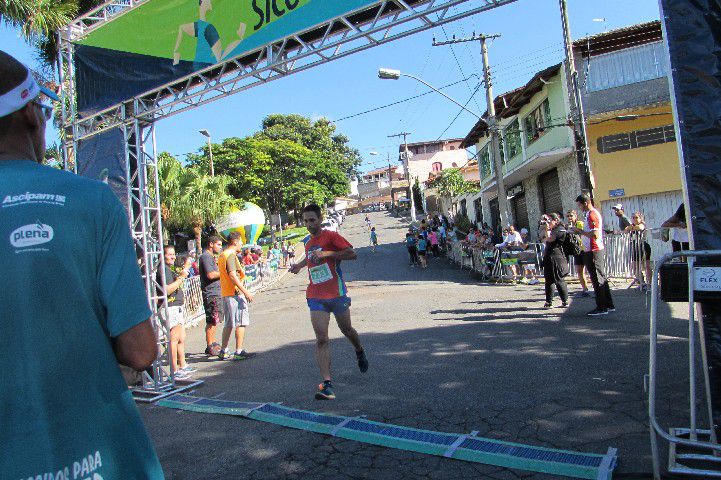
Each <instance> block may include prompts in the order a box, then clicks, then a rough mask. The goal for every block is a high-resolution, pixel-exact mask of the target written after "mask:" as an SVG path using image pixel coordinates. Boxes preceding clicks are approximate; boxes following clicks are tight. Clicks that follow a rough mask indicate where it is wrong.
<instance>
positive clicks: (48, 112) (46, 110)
mask: <svg viewBox="0 0 721 480" xmlns="http://www.w3.org/2000/svg"><path fill="white" fill-rule="evenodd" d="M33 103H34V104H35V105H37V106H38V107H40V110H41V111H42V112H43V117H45V121H48V120H50V119H51V118H53V107H51V106H50V105H45V104H44V103H40V102H38V101H37V100H33Z"/></svg>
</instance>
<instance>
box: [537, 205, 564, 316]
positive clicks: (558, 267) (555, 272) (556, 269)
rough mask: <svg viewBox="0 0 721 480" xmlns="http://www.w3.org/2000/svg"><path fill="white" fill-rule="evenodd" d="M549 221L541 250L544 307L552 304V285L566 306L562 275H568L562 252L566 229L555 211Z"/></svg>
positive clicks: (550, 215)
mask: <svg viewBox="0 0 721 480" xmlns="http://www.w3.org/2000/svg"><path fill="white" fill-rule="evenodd" d="M549 218H550V222H549V224H548V229H547V232H546V235H545V238H544V242H545V243H546V248H545V250H544V252H543V277H544V280H545V289H546V303H545V304H544V305H543V306H544V308H551V307H552V306H553V304H552V301H553V286H554V285H555V286H556V290H558V296H559V297H561V302H562V303H561V307H564V308H565V307H567V306H568V286H567V285H566V281H565V280H564V277H565V276H566V275H568V263H567V262H566V255H565V254H564V253H563V242H564V240H565V239H566V229H565V228H563V224H562V223H561V217H560V215H558V214H557V213H551V214H549Z"/></svg>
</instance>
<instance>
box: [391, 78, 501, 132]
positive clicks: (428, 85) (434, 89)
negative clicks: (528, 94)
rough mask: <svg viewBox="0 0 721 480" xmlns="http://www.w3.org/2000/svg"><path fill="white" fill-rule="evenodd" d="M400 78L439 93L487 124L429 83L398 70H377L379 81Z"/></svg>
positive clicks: (482, 119) (483, 120)
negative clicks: (409, 79)
mask: <svg viewBox="0 0 721 480" xmlns="http://www.w3.org/2000/svg"><path fill="white" fill-rule="evenodd" d="M401 77H408V78H412V79H413V80H416V81H418V82H421V83H422V84H423V85H425V86H426V87H428V88H430V89H431V90H433V91H434V92H436V93H440V94H441V95H443V96H444V97H446V98H447V99H448V100H450V101H451V102H453V103H455V104H456V105H458V106H459V107H461V108H462V109H463V110H465V111H466V112H468V113H470V114H471V115H473V116H474V117H476V118H478V119H479V120H481V121H482V122H485V123H488V122H486V120H485V119H484V118H483V117H481V116H480V115H479V114H478V113H476V112H474V111H473V110H469V109H468V108H466V106H465V105H462V104H461V103H460V102H458V101H456V100H455V99H453V98H451V97H449V96H448V95H446V94H445V93H443V92H441V91H440V90H438V89H437V88H436V87H434V86H433V85H431V84H430V83H427V82H426V81H424V80H422V79H420V78H418V77H416V76H414V75H410V74H408V73H402V72H401V71H400V70H393V69H392V68H379V69H378V78H380V79H381V80H398V79H399V78H401Z"/></svg>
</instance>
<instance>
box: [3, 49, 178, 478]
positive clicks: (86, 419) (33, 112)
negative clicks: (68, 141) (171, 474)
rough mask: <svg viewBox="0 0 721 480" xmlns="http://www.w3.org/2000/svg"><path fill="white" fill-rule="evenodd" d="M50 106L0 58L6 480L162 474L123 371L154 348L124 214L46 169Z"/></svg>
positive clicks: (81, 181)
mask: <svg viewBox="0 0 721 480" xmlns="http://www.w3.org/2000/svg"><path fill="white" fill-rule="evenodd" d="M48 99H49V100H53V101H58V97H57V96H56V95H55V94H54V93H53V92H52V91H50V90H48V89H46V88H44V87H41V86H40V85H38V83H37V82H36V81H35V79H34V77H33V75H32V73H31V72H30V71H29V70H28V69H27V68H26V67H25V66H24V65H22V64H21V63H20V62H18V61H17V60H16V59H15V58H13V57H12V56H10V55H8V54H7V53H5V52H3V51H0V192H3V198H4V199H5V200H4V205H3V207H6V208H2V209H0V232H2V238H3V239H4V241H2V242H0V256H1V257H2V258H3V266H4V268H5V271H6V272H11V274H8V275H3V276H2V277H0V291H2V293H3V296H2V298H3V305H2V312H3V313H2V318H3V321H1V322H0V338H3V339H4V341H3V347H2V348H0V364H2V366H3V381H2V388H0V405H2V428H0V445H2V449H3V454H2V457H0V471H1V472H2V478H41V477H42V478H46V477H47V476H48V475H50V476H51V477H53V478H56V477H57V478H60V476H62V477H63V478H70V476H69V475H70V474H69V473H65V474H63V473H62V472H63V471H64V472H68V468H72V465H73V464H75V465H78V464H79V463H78V462H82V463H86V464H87V462H88V458H90V459H91V461H92V462H93V464H94V465H95V468H94V469H93V471H92V475H93V476H94V477H95V478H106V479H110V478H143V479H152V480H155V479H162V478H164V477H163V470H162V468H161V467H160V462H159V461H158V458H157V456H156V454H155V451H154V449H153V444H152V443H151V441H150V438H149V437H148V434H147V432H146V430H145V427H144V426H143V422H142V420H141V418H140V415H139V413H138V410H137V408H136V407H135V402H134V401H133V397H132V395H131V392H130V391H129V390H128V388H127V384H126V383H125V380H124V379H123V376H122V375H121V373H120V368H119V367H118V364H119V363H120V364H122V365H126V366H127V367H130V368H132V369H134V370H137V371H142V370H145V369H146V368H148V367H150V366H151V365H152V364H153V361H154V360H155V358H156V356H157V353H158V347H157V344H156V342H157V339H156V336H155V332H154V329H153V325H152V323H151V321H150V318H149V317H150V316H151V311H150V309H149V308H148V297H147V295H146V292H145V285H144V283H143V280H142V278H141V276H140V270H139V269H138V263H137V256H136V253H135V248H134V244H133V239H132V237H131V236H130V230H129V228H128V216H127V213H126V211H125V209H124V208H123V206H122V205H121V203H120V201H119V200H118V198H117V197H116V196H115V194H114V193H113V192H112V191H111V190H110V188H109V187H108V186H107V185H106V184H104V183H102V182H98V181H95V180H90V179H88V178H84V177H81V176H78V175H72V174H70V173H68V172H62V171H60V170H58V169H55V168H50V167H47V166H44V165H42V163H43V161H44V159H45V128H46V122H48V121H49V120H50V119H51V118H52V111H53V108H52V107H51V106H50V105H49V104H48V103H45V102H47V101H48ZM103 160H104V159H103V158H102V156H100V155H99V156H98V158H95V159H94V161H97V162H102V161H103ZM109 160H111V159H109ZM29 352H31V353H29ZM62 392H64V393H62ZM71 392H72V393H71ZM46 472H50V473H46ZM55 472H58V473H57V475H55ZM75 476H76V477H78V478H80V476H79V475H77V474H76V475H75ZM86 476H88V475H85V474H83V478H85V477H86Z"/></svg>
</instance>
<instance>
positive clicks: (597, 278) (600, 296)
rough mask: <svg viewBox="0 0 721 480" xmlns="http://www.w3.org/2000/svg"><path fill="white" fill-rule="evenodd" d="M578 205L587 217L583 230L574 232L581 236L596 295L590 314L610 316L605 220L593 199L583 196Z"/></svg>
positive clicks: (611, 306)
mask: <svg viewBox="0 0 721 480" xmlns="http://www.w3.org/2000/svg"><path fill="white" fill-rule="evenodd" d="M576 203H577V204H578V206H579V207H580V208H581V210H582V211H583V212H584V214H585V215H586V222H585V226H584V228H583V230H581V229H578V228H574V229H573V232H574V233H577V234H578V235H581V240H582V241H583V264H584V266H585V267H586V268H587V269H588V275H589V276H590V277H591V283H592V284H593V292H594V293H595V294H596V308H594V309H593V310H591V311H590V312H588V315H590V316H597V315H608V313H609V312H615V311H616V307H614V305H613V299H612V298H611V287H610V286H609V283H608V278H607V277H606V266H605V265H606V261H605V258H604V250H603V219H602V218H601V214H600V213H599V211H598V210H596V209H595V208H593V203H592V202H591V197H589V196H588V195H586V194H585V193H584V194H581V195H579V196H578V198H576Z"/></svg>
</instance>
